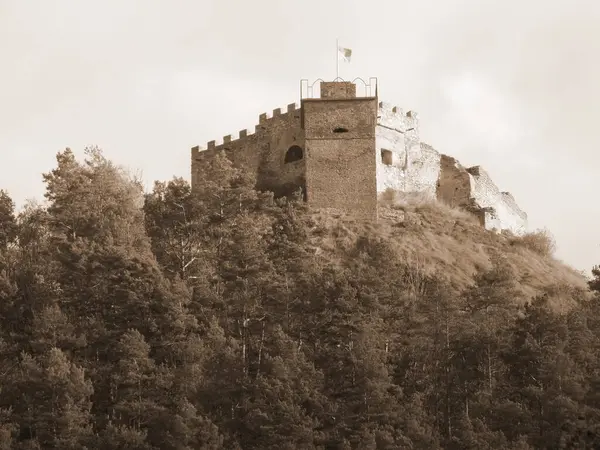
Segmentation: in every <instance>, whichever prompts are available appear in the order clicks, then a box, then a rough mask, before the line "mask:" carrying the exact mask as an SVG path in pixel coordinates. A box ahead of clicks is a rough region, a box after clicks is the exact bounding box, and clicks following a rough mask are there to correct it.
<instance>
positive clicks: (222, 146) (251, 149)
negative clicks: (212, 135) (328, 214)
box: [191, 103, 305, 194]
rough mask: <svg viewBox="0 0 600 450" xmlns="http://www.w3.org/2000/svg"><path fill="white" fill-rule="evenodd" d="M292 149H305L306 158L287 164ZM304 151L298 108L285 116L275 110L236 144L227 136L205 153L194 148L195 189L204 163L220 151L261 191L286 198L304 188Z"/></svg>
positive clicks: (290, 108)
mask: <svg viewBox="0 0 600 450" xmlns="http://www.w3.org/2000/svg"><path fill="white" fill-rule="evenodd" d="M293 145H296V146H298V147H300V148H301V149H302V153H303V155H302V156H303V157H302V158H301V159H300V160H297V161H293V162H288V163H286V162H285V156H286V153H287V151H288V150H289V149H290V147H291V146H293ZM304 147H305V143H304V130H303V129H302V126H301V114H300V107H299V105H297V104H295V103H292V104H290V105H288V106H287V110H286V111H285V112H282V111H281V109H279V108H278V109H275V110H273V113H272V115H271V116H270V117H269V116H268V115H267V114H266V113H264V114H261V115H260V116H259V124H258V125H256V127H255V129H254V132H249V131H248V130H241V131H240V132H239V134H238V138H237V139H235V140H232V138H231V135H229V136H224V137H223V140H222V142H220V143H216V142H215V141H210V142H208V144H207V148H206V149H200V147H194V148H192V152H191V153H192V154H191V157H192V162H191V169H192V174H191V175H192V188H193V187H194V186H195V185H196V184H197V183H198V181H199V180H198V173H199V168H200V167H201V164H203V161H204V160H205V159H206V158H211V157H214V155H215V154H216V153H217V152H219V151H225V153H226V155H227V157H228V158H229V159H230V160H231V161H232V162H233V164H234V165H235V166H236V167H241V168H243V169H244V170H246V171H248V172H249V173H251V174H252V175H253V176H254V178H255V179H256V185H257V187H258V188H260V189H270V190H273V191H275V192H277V191H281V193H282V194H285V193H288V192H289V191H293V190H294V189H296V188H298V187H302V188H304V173H305V157H304V152H305V149H304Z"/></svg>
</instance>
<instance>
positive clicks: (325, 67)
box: [0, 0, 600, 271]
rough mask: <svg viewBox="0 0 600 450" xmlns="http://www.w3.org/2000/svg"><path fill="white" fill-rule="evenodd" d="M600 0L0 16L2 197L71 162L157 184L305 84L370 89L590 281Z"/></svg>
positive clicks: (599, 253)
mask: <svg viewBox="0 0 600 450" xmlns="http://www.w3.org/2000/svg"><path fill="white" fill-rule="evenodd" d="M599 24H600V2H599V1H597V0H588V1H584V0H579V1H578V0H564V1H556V0H545V1H542V0H529V1H527V0H520V1H517V0H512V1H509V0H504V1H499V0H419V1H414V0H413V1H410V2H409V1H400V0H389V1H376V0H371V1H370V2H367V1H361V2H358V1H353V0H327V1H325V0H319V1H315V0H302V1H299V0H295V1H289V0H253V1H249V0H200V1H198V0H194V1H192V0H189V1H188V0H171V1H167V0H162V1H158V0H103V1H101V2H98V1H93V2H92V1H89V0H70V1H67V0H52V1H49V0H37V1H36V0H0V57H1V59H0V61H1V63H0V64H1V66H0V68H1V70H0V188H5V189H7V190H9V192H10V193H11V195H12V196H13V198H14V199H15V201H17V203H18V204H19V205H20V204H22V202H23V200H24V199H26V198H31V197H35V198H39V199H41V198H42V195H43V184H42V181H41V173H42V172H45V171H48V170H50V169H51V168H53V167H54V164H55V155H56V152H58V151H60V150H62V149H64V148H65V147H67V146H69V147H71V148H72V149H73V150H75V151H76V152H81V151H82V150H83V148H84V147H85V146H87V145H98V146H100V147H101V148H103V149H104V152H105V154H106V155H107V156H108V157H109V158H111V159H113V160H114V161H115V162H118V163H121V164H124V165H126V166H129V167H130V168H132V169H136V170H139V171H142V173H143V176H144V179H145V180H146V182H147V185H148V186H149V187H150V186H151V185H152V182H153V180H155V179H161V180H165V179H170V178H171V177H172V176H173V175H178V176H184V177H186V178H189V172H190V167H189V165H190V147H192V146H194V145H197V144H200V145H205V143H206V141H209V140H211V139H217V140H219V139H221V137H222V136H223V135H226V134H234V135H235V134H236V133H237V131H238V130H240V129H243V128H253V127H254V125H255V124H256V123H258V116H259V114H260V113H262V112H267V111H269V112H270V111H271V110H272V109H274V108H277V107H284V106H285V105H287V104H288V103H292V102H294V101H296V102H298V101H299V85H300V80H301V79H303V78H307V79H311V80H314V79H316V78H325V79H327V78H329V79H333V78H334V77H335V64H336V54H335V50H336V49H335V39H336V37H339V38H340V44H341V45H343V46H345V47H349V48H352V50H353V56H352V62H351V63H350V64H341V65H340V76H342V77H344V78H351V79H352V78H354V77H358V76H360V77H365V78H367V77H378V79H379V97H380V99H381V100H383V101H386V102H389V103H392V104H396V105H398V106H399V107H401V108H403V109H404V110H410V109H412V110H415V111H417V112H419V115H420V119H421V135H422V139H423V140H424V141H426V142H428V143H429V144H432V145H433V146H434V147H436V148H437V149H438V150H439V151H441V152H443V153H446V154H449V155H451V156H454V157H456V158H457V159H459V161H461V163H463V164H464V165H466V166H471V165H482V166H483V167H484V168H485V169H486V170H487V171H488V172H489V173H490V174H491V176H492V178H493V179H494V181H495V182H496V183H497V184H498V186H499V187H500V189H501V190H506V191H510V192H511V193H512V194H513V195H514V197H515V198H516V200H517V202H518V203H519V205H520V206H521V207H522V208H523V209H524V210H525V211H526V212H527V213H528V215H529V221H530V225H531V228H533V229H536V228H542V227H546V228H548V229H549V230H550V231H551V232H552V233H553V234H554V235H555V237H556V240H557V244H558V257H559V258H561V259H563V260H565V261H566V262H568V263H569V264H571V265H573V266H574V267H575V268H577V269H581V270H586V271H588V270H589V269H590V268H591V266H593V265H595V264H600V236H598V232H599V231H600V203H599V201H598V198H596V197H595V195H597V194H598V192H599V190H598V187H599V175H600V122H597V121H598V120H599V119H600V106H599V105H600V87H599V86H600V25H599Z"/></svg>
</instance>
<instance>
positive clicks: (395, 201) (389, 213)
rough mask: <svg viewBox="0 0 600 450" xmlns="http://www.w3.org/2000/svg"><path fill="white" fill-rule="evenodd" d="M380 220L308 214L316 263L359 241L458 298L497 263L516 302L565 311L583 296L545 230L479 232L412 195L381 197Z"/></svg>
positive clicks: (468, 220)
mask: <svg viewBox="0 0 600 450" xmlns="http://www.w3.org/2000/svg"><path fill="white" fill-rule="evenodd" d="M379 215H380V220H379V222H378V223H377V224H372V223H369V224H364V223H361V222H358V221H356V220H355V219H353V218H352V217H351V216H348V215H345V214H343V213H339V212H334V211H331V210H319V211H315V212H314V214H313V215H312V219H313V223H312V228H311V231H310V235H311V244H312V245H313V246H314V249H315V253H316V254H317V255H318V257H319V258H322V259H323V262H324V263H326V262H331V263H334V262H337V263H340V262H342V261H344V260H345V259H346V258H347V257H348V253H349V252H350V251H351V250H352V249H354V248H355V247H356V245H357V242H358V240H359V238H360V237H361V236H366V235H368V236H370V238H371V239H373V238H375V239H382V240H385V241H386V242H387V243H388V244H389V245H391V246H392V247H393V248H394V250H395V252H396V253H397V254H398V255H399V256H400V257H401V259H402V260H404V261H406V264H407V265H409V266H411V267H413V269H414V270H415V271H417V272H422V273H423V274H426V275H433V274H434V273H435V274H437V275H443V276H444V277H445V278H447V279H448V280H449V281H450V283H451V285H452V286H453V287H454V288H456V289H457V290H458V291H462V290H463V289H464V288H466V287H467V286H469V285H471V284H472V283H473V276H474V274H475V273H476V272H477V271H478V270H487V269H490V268H491V258H492V257H494V256H497V255H499V256H501V257H503V258H504V259H505V260H506V261H507V262H508V264H509V265H510V266H511V267H512V268H513V269H514V271H515V273H516V274H517V275H518V277H519V280H518V286H519V289H520V291H521V293H522V294H523V298H522V299H521V300H528V299H531V298H532V297H535V296H537V295H542V294H547V295H548V296H549V298H550V304H551V305H553V307H555V308H556V309H557V310H558V311H564V310H565V309H569V308H570V307H571V306H572V305H573V300H572V298H573V296H572V295H571V294H572V291H573V290H574V289H575V290H579V289H581V290H584V291H587V281H586V278H585V277H584V275H583V274H582V273H580V272H578V271H576V270H574V269H573V268H571V267H569V266H568V265H566V264H565V263H563V262H561V261H559V260H558V259H556V258H555V257H554V256H553V252H554V242H553V240H552V237H551V236H550V235H549V234H548V233H547V232H545V231H536V232H530V233H528V234H526V235H524V236H515V235H513V234H512V233H509V232H503V233H496V232H493V231H489V230H485V229H483V228H482V227H481V225H480V224H479V223H478V222H477V220H476V219H475V218H474V217H473V216H472V215H470V214H469V213H467V212H464V211H462V210H459V209H456V208H451V207H449V206H447V205H445V204H442V203H440V202H437V201H432V200H428V199H425V198H424V197H423V196H420V195H406V194H404V195H393V196H392V195H388V196H386V198H385V199H382V200H381V201H380V209H379Z"/></svg>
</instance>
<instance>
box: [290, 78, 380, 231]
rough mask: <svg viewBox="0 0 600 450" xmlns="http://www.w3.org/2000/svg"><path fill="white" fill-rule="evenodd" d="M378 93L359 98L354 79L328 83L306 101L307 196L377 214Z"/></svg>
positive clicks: (315, 202) (324, 204)
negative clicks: (376, 134) (376, 136)
mask: <svg viewBox="0 0 600 450" xmlns="http://www.w3.org/2000/svg"><path fill="white" fill-rule="evenodd" d="M377 107H378V103H377V97H357V96H356V85H355V84H353V83H350V82H322V83H321V95H320V98H307V99H303V100H302V128H303V129H304V138H305V148H306V168H305V170H306V198H307V201H308V203H309V204H310V205H311V206H313V207H316V208H332V209H338V210H342V211H345V212H348V213H350V214H352V215H354V216H357V217H359V218H364V219H371V220H376V219H377V161H376V154H375V126H376V123H377Z"/></svg>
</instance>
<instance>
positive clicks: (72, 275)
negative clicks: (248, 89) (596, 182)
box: [0, 149, 600, 450]
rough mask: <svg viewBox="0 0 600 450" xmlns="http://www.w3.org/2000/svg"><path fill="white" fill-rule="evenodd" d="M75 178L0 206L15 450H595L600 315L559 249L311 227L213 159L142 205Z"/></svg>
mask: <svg viewBox="0 0 600 450" xmlns="http://www.w3.org/2000/svg"><path fill="white" fill-rule="evenodd" d="M86 156H87V160H86V161H84V162H79V161H77V160H76V158H75V157H74V155H73V153H72V152H71V151H69V150H67V151H65V152H61V153H59V155H58V156H57V167H56V168H55V169H53V170H52V171H51V172H49V173H46V174H44V181H45V183H46V193H45V196H46V199H47V202H46V203H45V204H43V205H29V207H28V208H26V209H25V210H24V211H22V212H20V213H19V214H15V211H14V204H13V203H12V201H11V200H10V197H9V195H8V194H7V193H5V192H0V300H1V301H0V342H1V343H2V345H0V383H1V384H2V386H3V389H2V391H0V414H2V422H1V423H0V443H1V444H2V445H3V446H4V447H5V448H15V449H19V450H21V449H22V450H25V449H32V448H49V449H52V448H56V449H78V448H94V449H96V448H97V449H101V450H109V449H114V448H127V449H138V450H158V449H160V450H177V449H196V448H198V449H207V450H208V449H210V450H225V449H227V450H230V449H231V450H259V449H260V450H284V449H285V450H288V449H289V450H295V449H302V450H330V449H335V450H338V449H339V450H354V449H356V450H376V449H390V450H391V449H394V450H396V449H398V450H399V449H408V448H415V449H416V448H420V449H431V450H441V449H448V450H462V449H465V448H471V449H478V448H492V449H502V450H527V449H537V448H540V449H542V448H543V449H547V448H598V447H599V445H600V441H599V440H598V439H599V438H598V436H600V434H599V433H598V430H600V419H599V418H600V409H599V408H598V404H599V403H598V390H597V386H598V373H600V357H599V355H600V352H599V351H598V349H599V348H600V319H598V318H599V317H600V301H599V297H598V295H594V294H593V292H592V291H591V290H590V289H588V286H587V285H586V282H585V280H584V278H583V277H582V276H580V275H579V274H577V273H576V272H574V271H573V270H572V269H570V268H568V267H567V266H565V265H563V264H562V263H560V262H559V261H556V260H555V259H554V258H553V256H552V240H551V239H549V237H548V235H547V234H545V233H543V232H540V233H532V234H529V235H524V236H521V237H516V236H513V235H511V234H510V233H506V232H505V233H503V234H496V233H494V232H491V231H486V230H485V229H484V228H482V227H481V226H480V225H479V223H477V222H476V221H475V218H474V217H473V216H472V215H471V214H468V213H465V212H462V211H460V210H457V209H453V208H449V207H448V206H446V205H444V204H442V203H439V202H437V201H432V200H424V199H420V198H419V197H415V196H412V197H397V196H394V195H390V196H387V197H386V196H383V198H382V199H381V200H380V202H381V204H380V212H381V214H380V216H381V217H380V220H379V221H378V222H373V221H364V220H359V219H357V218H356V217H349V216H345V215H343V214H341V213H338V212H335V211H334V210H317V209H314V208H310V207H308V205H307V204H306V203H305V202H303V201H302V199H301V196H299V195H294V196H292V197H291V198H286V197H282V198H279V199H275V198H274V195H273V194H272V193H271V192H261V191H258V190H256V189H255V185H254V181H253V180H252V178H251V177H248V176H247V174H246V173H244V172H243V171H242V170H239V169H236V168H235V167H234V166H233V165H232V164H231V162H230V161H228V160H227V158H225V157H224V156H223V155H222V154H219V155H217V156H216V157H215V158H212V159H211V161H210V162H208V163H207V164H206V166H205V167H204V169H203V173H202V174H201V176H200V177H199V178H198V179H197V180H201V182H200V181H198V185H197V186H196V189H194V190H192V188H191V186H190V184H189V183H188V182H187V181H186V180H184V179H182V178H174V179H172V180H170V181H168V182H157V183H156V184H155V186H154V189H153V190H152V192H147V193H144V192H143V191H142V188H141V184H140V183H139V182H138V180H135V179H132V178H131V177H130V176H128V175H127V173H126V172H124V171H123V170H122V169H120V168H119V167H118V166H115V165H114V164H113V163H112V162H110V161H108V160H106V159H105V158H104V157H103V156H102V154H101V152H100V151H99V150H97V149H88V151H87V152H86ZM594 274H595V276H596V279H595V280H594V282H593V283H591V284H590V288H592V289H594V290H595V291H598V289H599V286H600V283H599V280H600V270H597V271H595V272H594Z"/></svg>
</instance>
